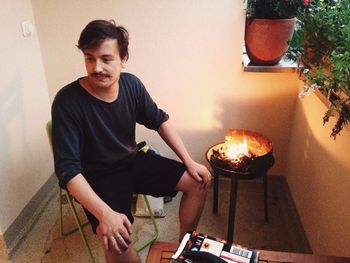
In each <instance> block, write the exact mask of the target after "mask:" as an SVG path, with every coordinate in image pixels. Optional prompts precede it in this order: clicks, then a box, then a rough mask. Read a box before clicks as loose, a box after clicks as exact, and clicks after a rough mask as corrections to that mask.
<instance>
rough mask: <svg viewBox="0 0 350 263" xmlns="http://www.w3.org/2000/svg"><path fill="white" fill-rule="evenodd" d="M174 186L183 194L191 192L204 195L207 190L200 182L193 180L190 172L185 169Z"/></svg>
mask: <svg viewBox="0 0 350 263" xmlns="http://www.w3.org/2000/svg"><path fill="white" fill-rule="evenodd" d="M176 188H177V190H178V191H181V192H183V193H184V194H189V195H191V194H193V195H197V196H198V195H203V196H205V195H206V193H207V191H208V189H207V188H205V187H204V186H203V183H202V182H199V181H197V180H195V179H194V178H193V177H192V176H190V174H189V173H188V172H187V171H185V172H184V174H183V175H182V177H181V179H180V181H179V182H178V184H177V186H176Z"/></svg>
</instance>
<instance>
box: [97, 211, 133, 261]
mask: <svg viewBox="0 0 350 263" xmlns="http://www.w3.org/2000/svg"><path fill="white" fill-rule="evenodd" d="M99 221H100V224H99V225H98V227H97V229H96V232H97V235H98V238H99V239H100V241H101V243H102V244H103V246H104V248H105V250H109V251H112V250H114V251H115V252H116V253H117V254H119V255H120V254H122V253H123V252H125V251H126V250H127V249H128V247H129V245H130V244H131V242H132V240H131V237H130V235H131V223H130V221H129V219H128V218H127V216H126V215H124V214H121V213H118V212H115V211H113V210H112V209H110V210H109V211H107V212H105V213H103V215H102V216H101V218H100V219H99Z"/></svg>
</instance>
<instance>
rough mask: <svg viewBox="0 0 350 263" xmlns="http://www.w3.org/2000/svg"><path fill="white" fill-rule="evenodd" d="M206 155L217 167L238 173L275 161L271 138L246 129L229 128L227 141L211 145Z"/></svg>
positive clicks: (262, 167) (263, 167) (226, 136)
mask: <svg viewBox="0 0 350 263" xmlns="http://www.w3.org/2000/svg"><path fill="white" fill-rule="evenodd" d="M206 157H207V160H208V161H209V162H210V164H211V165H213V166H214V167H216V169H221V170H226V171H229V172H236V173H251V172H253V171H257V170H259V169H265V166H267V165H269V164H271V165H272V164H273V162H274V159H273V155H272V143H271V142H270V141H269V139H267V138H266V137H265V136H263V135H261V134H260V133H257V132H253V131H249V130H246V129H229V130H228V131H227V133H226V134H225V142H223V143H218V144H215V145H213V146H211V147H210V148H209V149H208V151H207V153H206Z"/></svg>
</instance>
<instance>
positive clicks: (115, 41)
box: [52, 20, 211, 263]
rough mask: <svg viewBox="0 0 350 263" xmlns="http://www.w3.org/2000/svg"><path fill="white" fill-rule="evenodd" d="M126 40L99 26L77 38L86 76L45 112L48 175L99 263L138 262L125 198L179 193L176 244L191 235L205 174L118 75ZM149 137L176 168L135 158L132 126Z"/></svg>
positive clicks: (134, 82) (129, 81)
mask: <svg viewBox="0 0 350 263" xmlns="http://www.w3.org/2000/svg"><path fill="white" fill-rule="evenodd" d="M128 44H129V40H128V32H127V31H126V29H125V28H123V27H120V26H116V25H115V24H114V23H112V22H109V21H104V20H95V21H92V22H90V23H89V24H88V25H87V26H86V27H85V29H84V30H83V31H82V32H81V35H80V39H79V42H78V48H79V49H80V50H81V51H82V52H83V54H84V59H85V67H86V71H87V76H85V77H82V78H79V79H78V80H76V81H74V82H72V83H70V84H69V85H67V86H65V87H64V88H62V89H61V90H60V91H59V92H58V93H57V95H56V97H55V100H54V102H53V105H52V138H53V146H54V157H55V172H56V175H57V177H58V178H59V181H60V185H61V187H63V188H66V189H68V190H69V192H70V193H71V194H72V195H73V196H74V197H75V199H77V200H78V201H79V202H80V203H81V204H82V206H83V207H84V211H85V213H86V215H87V217H88V219H89V221H90V223H91V226H92V228H93V231H94V232H95V233H96V234H97V235H98V238H99V240H100V242H101V243H102V245H103V248H104V250H105V255H106V261H107V262H123V263H126V262H133V263H134V262H140V258H139V256H138V254H137V252H136V250H135V248H134V246H133V245H132V244H131V239H130V234H131V223H132V222H133V217H132V215H131V211H130V210H131V202H132V195H133V193H142V194H150V195H153V196H174V195H175V194H176V193H177V191H182V192H183V196H182V199H181V204H180V209H179V217H180V232H179V236H180V238H182V236H183V235H184V234H185V233H186V232H187V231H191V230H193V229H195V228H196V227H197V224H198V221H199V218H200V215H201V212H202V209H203V206H204V200H205V196H206V192H207V189H208V187H209V184H210V178H211V176H210V173H209V171H208V170H207V169H206V168H205V166H203V165H201V164H198V163H196V162H195V161H193V160H192V159H191V157H190V156H189V154H188V152H187V150H186V148H185V146H184V144H183V142H182V140H181V139H180V137H179V135H178V133H177V132H176V131H175V130H174V129H173V128H172V126H171V124H170V121H169V117H168V115H167V114H166V113H165V112H164V111H163V110H161V109H159V108H158V107H157V105H156V104H155V103H154V101H153V100H152V98H151V97H150V95H149V94H148V93H147V91H146V89H145V87H144V86H143V84H142V83H141V81H140V80H139V79H138V78H137V77H135V76H133V75H131V74H128V73H121V70H122V69H123V68H124V67H125V63H126V61H127V59H128ZM136 123H139V124H143V125H145V126H146V127H147V128H150V129H153V130H156V131H157V132H158V133H159V135H160V136H161V137H162V139H163V140H164V141H165V142H166V143H167V144H168V145H169V146H170V147H171V149H172V150H173V151H174V152H175V153H176V154H177V156H178V157H179V158H180V159H181V160H182V163H181V162H177V161H175V160H170V159H167V158H164V157H160V156H155V155H150V154H146V153H143V152H138V151H137V146H136V142H135V125H136Z"/></svg>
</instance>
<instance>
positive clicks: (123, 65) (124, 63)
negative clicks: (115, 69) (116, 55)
mask: <svg viewBox="0 0 350 263" xmlns="http://www.w3.org/2000/svg"><path fill="white" fill-rule="evenodd" d="M125 67H126V59H123V60H122V68H125Z"/></svg>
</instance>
